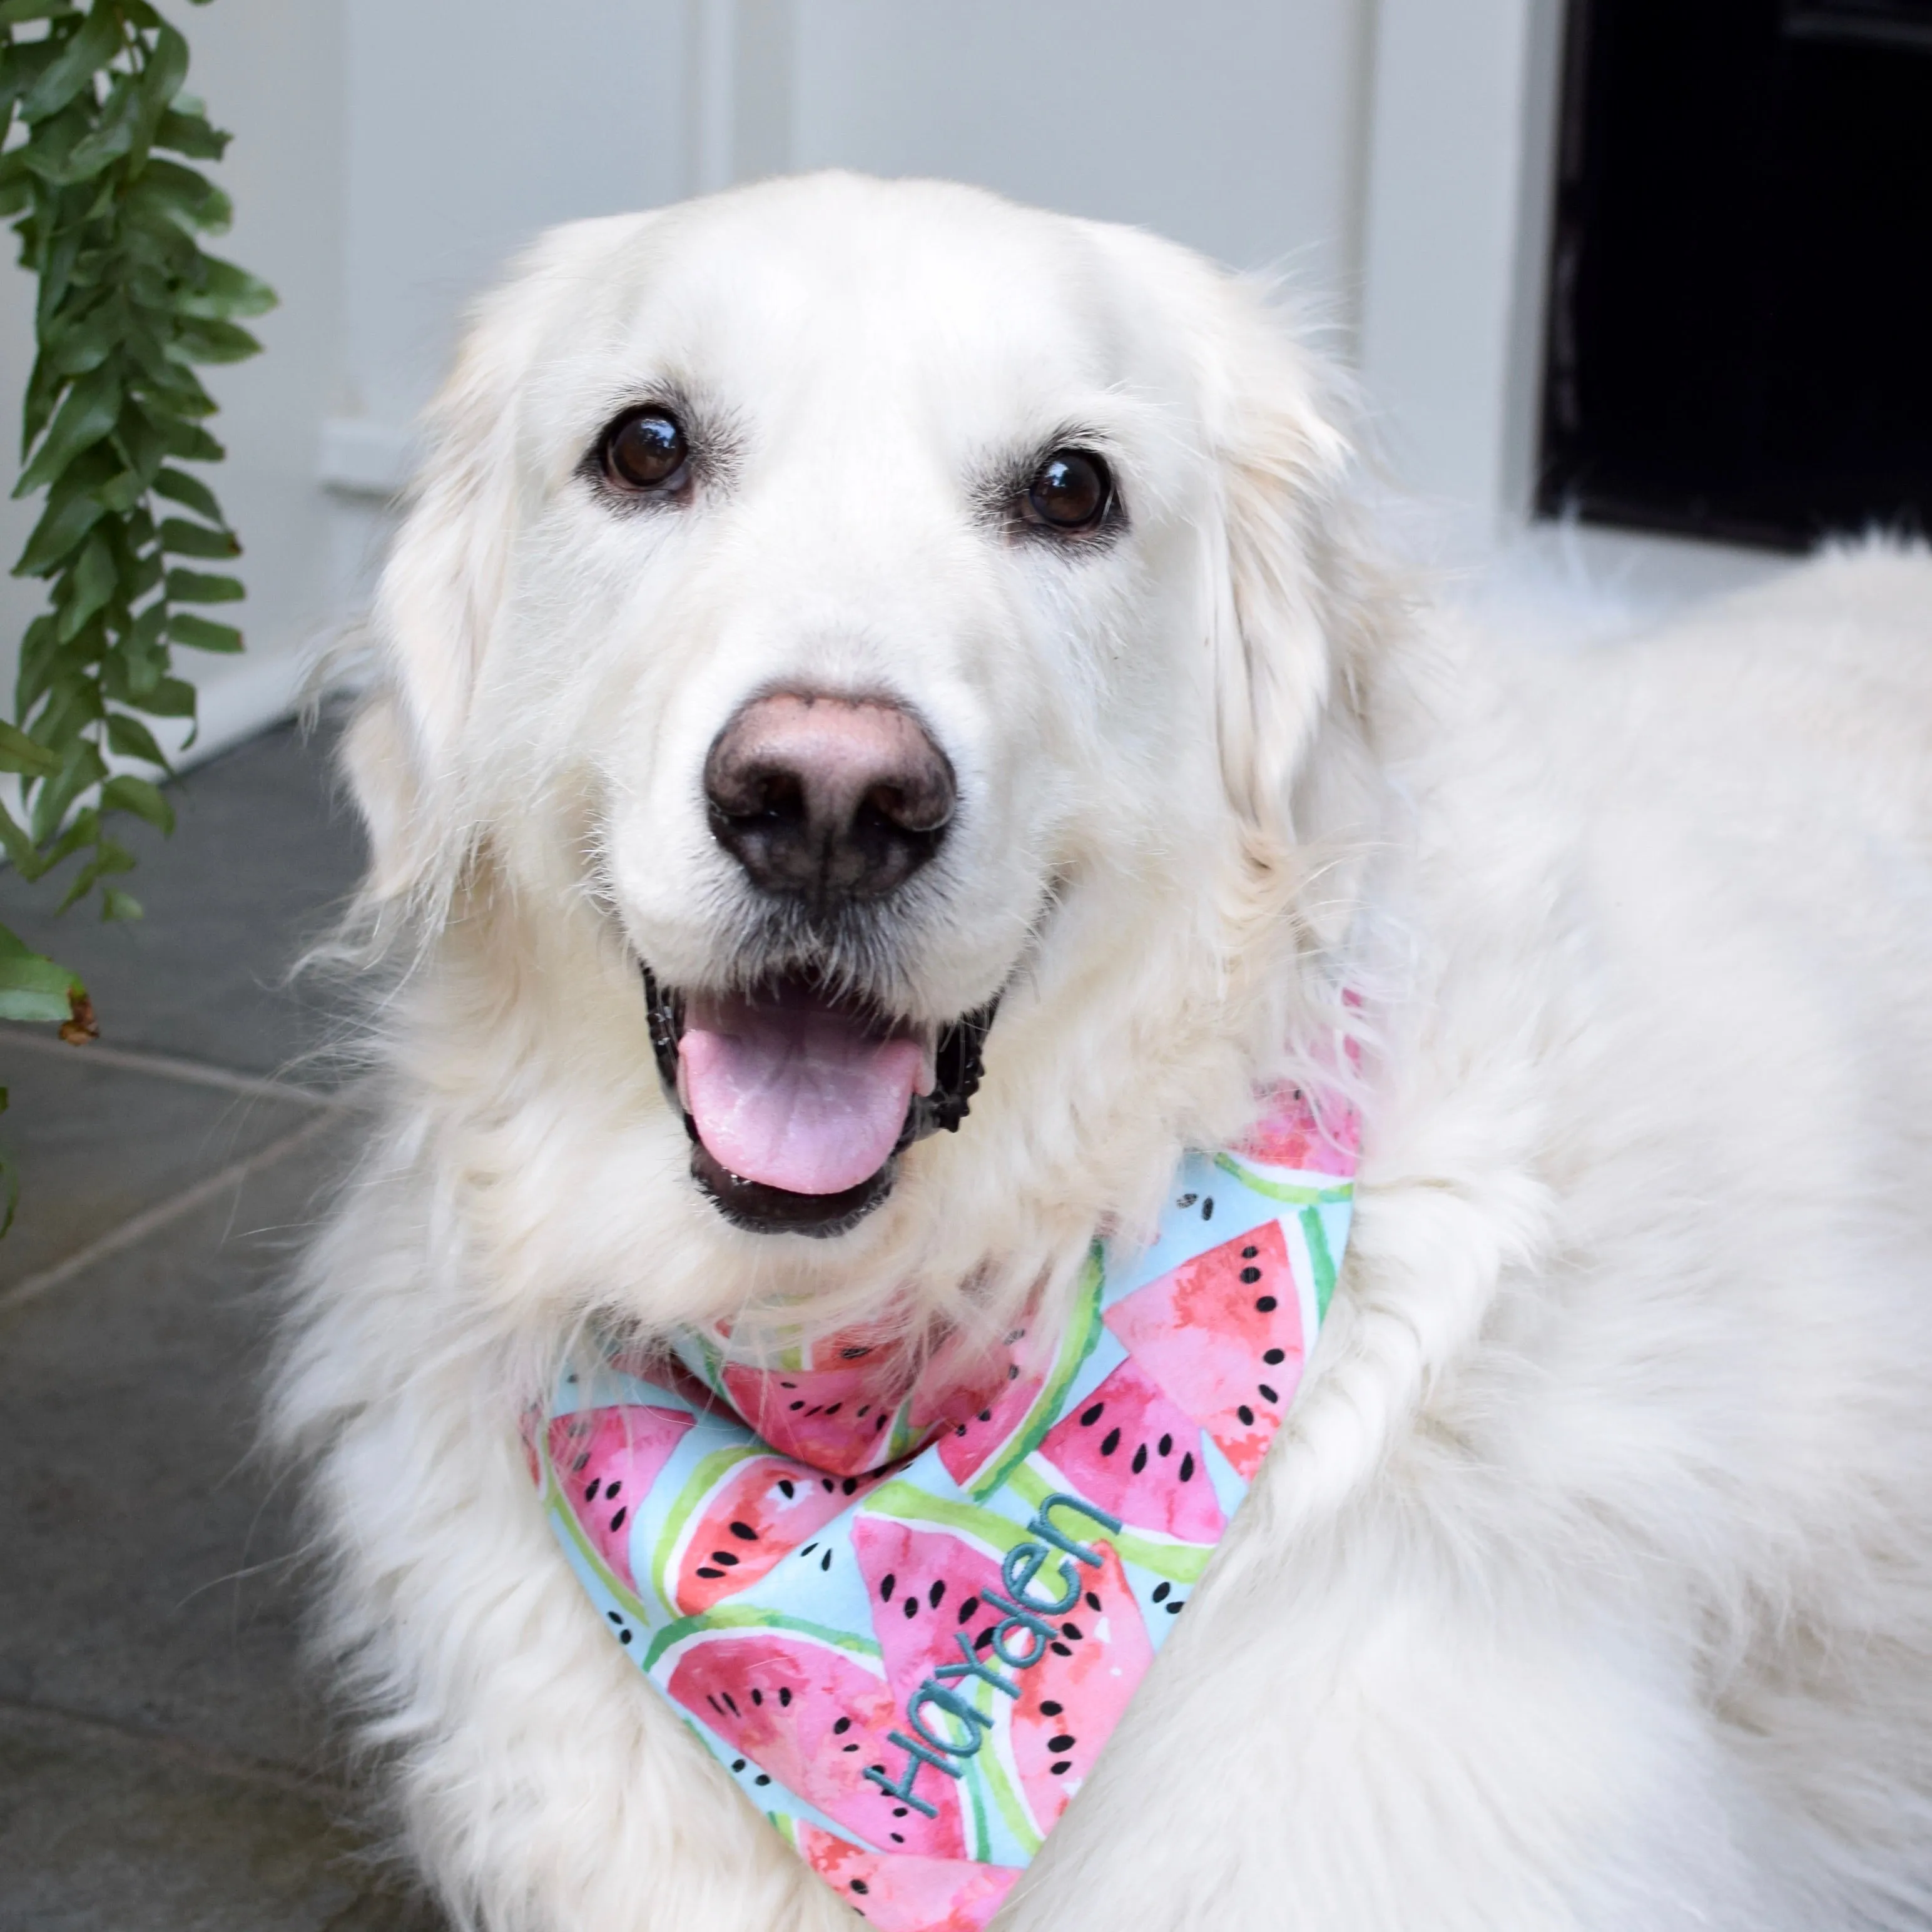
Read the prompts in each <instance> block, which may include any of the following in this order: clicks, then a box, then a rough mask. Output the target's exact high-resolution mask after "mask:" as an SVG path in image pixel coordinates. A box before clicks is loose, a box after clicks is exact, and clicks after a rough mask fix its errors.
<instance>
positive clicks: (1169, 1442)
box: [1154, 1436, 1174, 1456]
mask: <svg viewBox="0 0 1932 1932" xmlns="http://www.w3.org/2000/svg"><path fill="white" fill-rule="evenodd" d="M1154 1447H1155V1448H1157V1450H1159V1451H1160V1453H1161V1454H1162V1455H1163V1456H1172V1454H1174V1438H1173V1437H1172V1436H1163V1437H1162V1438H1161V1439H1160V1441H1159V1442H1157V1443H1156V1444H1155V1445H1154Z"/></svg>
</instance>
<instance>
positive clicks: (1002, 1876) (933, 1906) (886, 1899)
mask: <svg viewBox="0 0 1932 1932" xmlns="http://www.w3.org/2000/svg"><path fill="white" fill-rule="evenodd" d="M798 1849H799V1852H800V1854H801V1855H802V1856H803V1858H804V1859H805V1863H806V1864H808V1865H809V1866H811V1868H812V1870H814V1871H815V1872H816V1873H817V1874H818V1875H819V1876H820V1878H822V1879H823V1880H824V1881H825V1882H826V1884H827V1885H829V1886H831V1888H832V1890H833V1891H835V1892H837V1893H838V1895H839V1897H841V1898H842V1899H844V1901H845V1902H846V1903H847V1904H848V1905H849V1906H851V1908H852V1909H853V1911H854V1912H857V1913H858V1915H859V1917H860V1918H863V1919H865V1920H866V1921H868V1922H869V1923H870V1924H873V1925H876V1926H877V1927H878V1928H879V1932H983V1928H984V1927H985V1926H986V1923H987V1921H989V1919H991V1918H992V1915H993V1914H994V1913H995V1912H997V1911H998V1910H999V1909H1000V1903H1001V1900H1003V1899H1004V1897H1006V1895H1007V1893H1008V1892H1009V1891H1011V1890H1012V1889H1013V1881H1014V1880H1015V1879H1017V1878H1018V1877H1019V1872H1018V1870H1016V1869H1015V1868H1014V1867H1013V1866H1011V1865H983V1864H980V1863H979V1862H978V1861H977V1860H975V1859H972V1858H909V1857H907V1855H905V1854H904V1852H892V1853H889V1854H886V1853H882V1852H868V1851H867V1850H865V1849H864V1848H863V1846H859V1845H855V1844H853V1843H851V1842H850V1841H849V1840H847V1839H844V1838H838V1837H835V1835H833V1834H832V1833H831V1832H821V1831H820V1830H819V1829H818V1828H817V1826H815V1825H805V1824H801V1825H800V1826H799V1827H798Z"/></svg>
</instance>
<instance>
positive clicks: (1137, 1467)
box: [1134, 1442, 1147, 1476]
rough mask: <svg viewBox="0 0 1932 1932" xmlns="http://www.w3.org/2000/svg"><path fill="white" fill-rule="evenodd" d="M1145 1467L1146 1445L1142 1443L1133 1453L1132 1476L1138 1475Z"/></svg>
mask: <svg viewBox="0 0 1932 1932" xmlns="http://www.w3.org/2000/svg"><path fill="white" fill-rule="evenodd" d="M1146 1467H1147V1445H1146V1444H1145V1442H1143V1443H1142V1445H1141V1446H1140V1447H1139V1448H1138V1449H1136V1451H1134V1474H1135V1475H1137V1476H1138V1475H1139V1474H1140V1472H1142V1470H1143V1469H1145V1468H1146Z"/></svg>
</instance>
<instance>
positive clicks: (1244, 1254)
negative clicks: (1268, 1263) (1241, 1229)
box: [1241, 1248, 1261, 1262]
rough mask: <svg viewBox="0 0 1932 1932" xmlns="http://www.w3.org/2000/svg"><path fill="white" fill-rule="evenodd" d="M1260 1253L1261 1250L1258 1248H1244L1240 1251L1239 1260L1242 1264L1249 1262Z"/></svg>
mask: <svg viewBox="0 0 1932 1932" xmlns="http://www.w3.org/2000/svg"><path fill="white" fill-rule="evenodd" d="M1259 1253H1261V1250H1260V1249H1259V1248H1244V1249H1243V1250H1241V1259H1242V1260H1243V1261H1244V1262H1251V1261H1253V1259H1254V1258H1255V1257H1256V1256H1257V1255H1258V1254H1259Z"/></svg>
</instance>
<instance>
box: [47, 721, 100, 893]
mask: <svg viewBox="0 0 1932 1932" xmlns="http://www.w3.org/2000/svg"><path fill="white" fill-rule="evenodd" d="M106 776H107V766H106V765H105V764H104V763H102V762H101V754H100V753H99V751H97V750H95V748H94V746H93V745H92V744H90V743H89V742H88V740H87V739H85V738H77V739H74V741H73V742H72V743H71V744H70V745H68V747H67V754H66V756H65V757H64V758H63V759H62V761H61V769H59V770H58V772H55V774H54V775H53V776H52V778H48V779H46V781H44V782H43V784H41V785H40V789H39V790H37V792H36V793H34V815H33V819H32V821H31V825H30V826H29V828H28V829H30V830H31V832H32V833H33V835H34V843H35V844H38V845H44V844H46V842H47V841H48V840H49V838H52V837H53V835H54V834H55V832H58V831H59V829H60V826H61V821H62V820H63V819H65V817H67V814H68V807H69V806H70V805H72V804H73V803H74V800H75V799H77V798H78V797H79V796H80V795H81V793H83V792H84V791H86V790H88V789H89V787H92V786H94V785H97V784H99V783H100V782H101V780H102V779H103V778H105V777H106ZM94 816H95V814H94V813H93V812H92V811H91V810H90V811H86V812H84V813H83V814H81V816H80V817H78V818H77V819H76V820H74V824H73V825H71V826H69V827H68V832H67V834H66V835H65V837H64V838H62V840H61V841H58V842H57V843H56V844H55V847H54V850H53V853H49V855H48V863H49V864H50V865H52V864H58V862H59V859H61V858H65V856H67V851H68V847H67V845H66V838H71V836H72V835H73V834H74V830H75V829H76V828H77V826H80V824H82V823H83V822H84V821H85V820H88V819H91V818H92V817H94ZM82 842H83V844H86V843H91V842H92V837H91V835H90V838H89V839H87V840H83V841H82ZM74 849H78V848H74ZM55 853H58V855H59V856H58V858H56V857H55V856H54V855H55Z"/></svg>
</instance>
